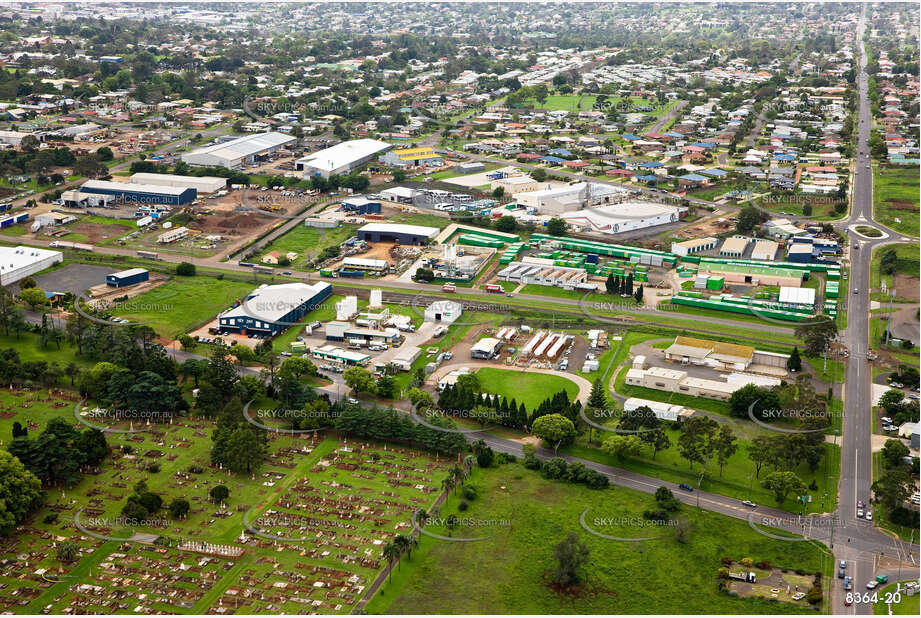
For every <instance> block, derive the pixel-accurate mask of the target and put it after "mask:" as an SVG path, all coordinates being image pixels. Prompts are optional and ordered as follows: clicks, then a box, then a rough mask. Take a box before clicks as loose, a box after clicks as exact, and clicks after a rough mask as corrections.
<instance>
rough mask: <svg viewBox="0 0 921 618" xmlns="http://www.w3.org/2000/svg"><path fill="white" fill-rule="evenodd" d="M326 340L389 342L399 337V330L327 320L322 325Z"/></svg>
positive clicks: (361, 343)
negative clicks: (378, 328) (379, 328)
mask: <svg viewBox="0 0 921 618" xmlns="http://www.w3.org/2000/svg"><path fill="white" fill-rule="evenodd" d="M324 328H325V331H326V340H327V341H349V342H355V343H359V344H360V345H366V344H372V345H373V344H385V343H386V344H391V343H393V342H394V341H397V340H398V339H400V331H399V330H397V329H395V328H387V329H384V330H377V329H376V328H365V327H363V326H352V325H351V324H350V323H348V322H345V321H340V320H337V321H334V322H327V323H326V326H325V327H324Z"/></svg>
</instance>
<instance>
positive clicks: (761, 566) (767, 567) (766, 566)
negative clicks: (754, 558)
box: [755, 560, 771, 571]
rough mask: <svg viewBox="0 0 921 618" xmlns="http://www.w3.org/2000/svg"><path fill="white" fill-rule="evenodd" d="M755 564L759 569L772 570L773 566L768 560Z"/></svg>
mask: <svg viewBox="0 0 921 618" xmlns="http://www.w3.org/2000/svg"><path fill="white" fill-rule="evenodd" d="M755 566H757V567H758V568H759V569H762V570H765V571H768V570H770V568H771V563H770V562H768V561H767V560H762V561H761V562H759V563H758V564H756V565H755Z"/></svg>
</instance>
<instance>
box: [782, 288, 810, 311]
mask: <svg viewBox="0 0 921 618" xmlns="http://www.w3.org/2000/svg"><path fill="white" fill-rule="evenodd" d="M777 301H778V302H779V303H780V304H781V305H782V306H783V307H785V308H789V309H814V308H815V290H814V289H813V288H791V287H787V286H781V288H780V296H779V297H778V299H777Z"/></svg>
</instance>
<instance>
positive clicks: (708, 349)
mask: <svg viewBox="0 0 921 618" xmlns="http://www.w3.org/2000/svg"><path fill="white" fill-rule="evenodd" d="M754 354H755V348H753V347H751V346H747V345H736V344H732V343H722V342H720V341H708V340H706V339H697V338H695V337H682V336H678V337H675V341H674V342H673V343H672V345H670V346H669V347H668V348H666V349H665V359H666V360H669V361H674V362H678V363H683V364H685V365H687V364H689V363H690V364H692V365H704V366H707V367H712V368H714V369H736V370H744V369H748V367H749V365H751V363H752V357H753V356H754Z"/></svg>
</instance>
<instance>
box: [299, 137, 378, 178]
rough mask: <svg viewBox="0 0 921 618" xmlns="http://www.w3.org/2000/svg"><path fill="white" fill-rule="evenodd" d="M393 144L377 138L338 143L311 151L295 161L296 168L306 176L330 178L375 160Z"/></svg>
mask: <svg viewBox="0 0 921 618" xmlns="http://www.w3.org/2000/svg"><path fill="white" fill-rule="evenodd" d="M390 148H392V145H391V144H388V143H387V142H381V141H378V140H376V139H356V140H351V141H348V142H342V143H341V144H336V145H335V146H332V147H330V148H326V149H324V150H318V151H317V152H313V153H310V154H309V155H306V156H304V157H302V158H300V159H298V160H297V161H295V162H294V169H295V170H297V171H299V172H304V177H305V178H309V177H310V176H321V177H323V178H329V177H330V176H332V175H334V174H338V175H345V174H348V173H349V172H351V171H352V170H355V169H357V168H359V167H361V166H362V165H364V164H365V163H368V162H370V161H373V160H374V159H375V158H376V157H377V156H378V155H379V154H380V153H382V152H385V151H387V150H390Z"/></svg>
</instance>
